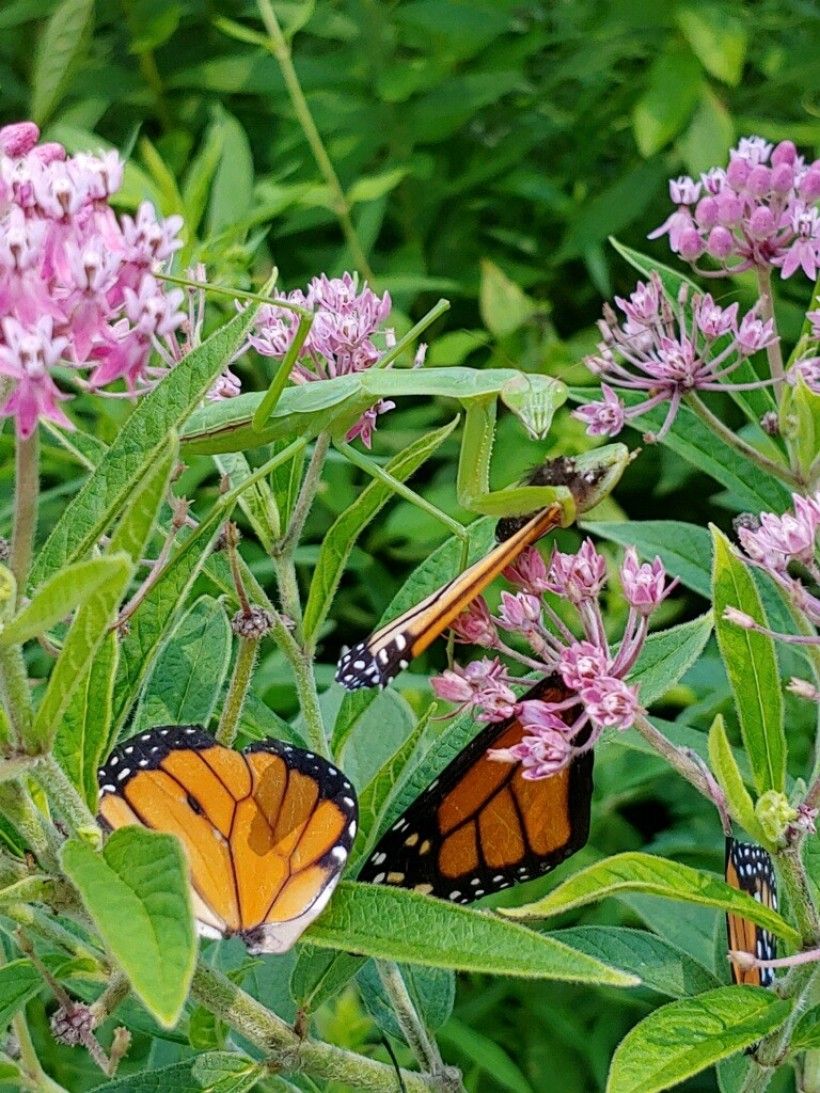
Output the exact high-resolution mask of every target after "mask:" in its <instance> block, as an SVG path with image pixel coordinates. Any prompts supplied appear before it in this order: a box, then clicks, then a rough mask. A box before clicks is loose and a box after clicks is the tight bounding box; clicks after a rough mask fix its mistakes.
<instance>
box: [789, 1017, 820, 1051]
mask: <svg viewBox="0 0 820 1093" xmlns="http://www.w3.org/2000/svg"><path fill="white" fill-rule="evenodd" d="M789 1046H790V1049H791V1050H792V1051H810V1050H812V1049H814V1048H820V1006H815V1007H814V1009H810V1010H809V1011H808V1013H804V1014H803V1016H802V1017H801V1018H800V1020H799V1021H798V1022H797V1024H796V1025H795V1027H794V1032H793V1033H792V1037H791V1043H790V1045H789Z"/></svg>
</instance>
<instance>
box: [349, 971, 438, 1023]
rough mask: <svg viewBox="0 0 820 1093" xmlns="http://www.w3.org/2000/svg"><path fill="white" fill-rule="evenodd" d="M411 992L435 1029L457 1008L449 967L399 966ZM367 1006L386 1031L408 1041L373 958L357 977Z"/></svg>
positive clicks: (422, 1017)
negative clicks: (454, 1005)
mask: <svg viewBox="0 0 820 1093" xmlns="http://www.w3.org/2000/svg"><path fill="white" fill-rule="evenodd" d="M399 970H400V972H401V976H402V979H403V980H404V985H405V987H407V993H408V994H409V995H410V997H411V998H412V1000H413V1004H414V1005H415V1008H416V1012H417V1013H418V1014H419V1016H420V1017H421V1019H422V1021H423V1022H424V1025H425V1026H426V1027H427V1028H428V1029H431V1030H435V1029H438V1028H440V1027H441V1026H442V1025H443V1024H444V1022H445V1021H446V1020H447V1019H448V1018H449V1016H450V1014H451V1013H452V1011H453V1002H454V1000H455V976H454V975H453V973H452V972H451V971H449V970H448V969H445V968H419V967H417V966H416V965H414V964H402V965H399ZM356 979H357V982H358V984H359V990H360V992H361V996H362V1001H363V1002H364V1004H365V1007H366V1009H367V1011H368V1013H369V1014H370V1016H371V1017H372V1018H373V1020H374V1021H375V1022H376V1024H377V1025H378V1027H379V1028H380V1029H381V1030H382V1032H386V1033H387V1034H388V1035H389V1036H393V1037H394V1038H395V1039H397V1040H404V1033H403V1032H402V1031H401V1028H400V1026H399V1023H398V1021H397V1020H396V1015H395V1012H394V1010H393V1007H392V1005H391V1003H390V999H389V997H388V995H387V992H386V991H385V989H384V986H383V984H382V981H381V978H380V976H379V971H378V968H377V967H376V964H375V963H374V962H373V961H372V960H369V961H368V962H367V963H366V964H365V965H364V967H363V968H362V969H361V971H360V972H359V974H358V975H357V977H356Z"/></svg>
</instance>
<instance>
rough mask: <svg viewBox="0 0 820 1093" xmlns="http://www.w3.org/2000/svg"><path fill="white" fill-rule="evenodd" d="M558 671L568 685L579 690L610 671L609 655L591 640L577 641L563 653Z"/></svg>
mask: <svg viewBox="0 0 820 1093" xmlns="http://www.w3.org/2000/svg"><path fill="white" fill-rule="evenodd" d="M558 671H559V672H560V673H561V678H562V679H563V681H564V683H566V685H567V686H568V687H571V688H572V690H574V691H579V690H580V689H581V688H582V687H586V686H589V685H590V684H591V683H593V682H594V681H595V680H596V679H599V678H600V677H601V676H605V675H606V674H607V672H608V671H609V662H608V659H607V655H606V653H605V651H604V650H603V649H601V647H600V646H598V645H593V644H592V642H591V641H576V642H574V643H573V644H572V645H569V646H567V648H566V649H565V650H564V651H563V653H562V654H561V656H560V658H559V660H558Z"/></svg>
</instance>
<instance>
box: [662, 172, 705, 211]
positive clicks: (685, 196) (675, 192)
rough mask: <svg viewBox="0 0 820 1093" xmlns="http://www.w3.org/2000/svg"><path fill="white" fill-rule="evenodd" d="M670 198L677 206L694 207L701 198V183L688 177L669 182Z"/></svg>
mask: <svg viewBox="0 0 820 1093" xmlns="http://www.w3.org/2000/svg"><path fill="white" fill-rule="evenodd" d="M669 196H670V198H671V199H672V200H673V201H674V202H675V204H676V205H693V204H694V203H695V202H696V201H697V199H698V197H699V196H700V183H699V182H695V181H694V180H693V179H691V178H690V177H689V176H688V175H681V177H680V178H672V179H670V180H669Z"/></svg>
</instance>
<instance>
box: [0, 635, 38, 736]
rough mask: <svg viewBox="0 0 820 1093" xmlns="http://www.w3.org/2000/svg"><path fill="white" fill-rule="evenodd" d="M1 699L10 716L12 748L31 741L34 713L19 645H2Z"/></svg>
mask: <svg viewBox="0 0 820 1093" xmlns="http://www.w3.org/2000/svg"><path fill="white" fill-rule="evenodd" d="M0 699H2V702H3V706H4V708H5V710H6V713H7V714H8V718H9V725H10V728H11V733H12V739H11V741H10V743H11V745H12V747H18V748H19V747H23V746H24V745H25V743H26V741H27V740H28V739H29V736H30V730H31V722H32V717H33V711H32V707H31V692H30V691H29V686H28V673H27V672H26V664H25V661H24V660H23V651H22V649H21V648H20V646H19V645H0Z"/></svg>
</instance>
